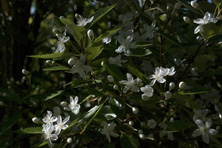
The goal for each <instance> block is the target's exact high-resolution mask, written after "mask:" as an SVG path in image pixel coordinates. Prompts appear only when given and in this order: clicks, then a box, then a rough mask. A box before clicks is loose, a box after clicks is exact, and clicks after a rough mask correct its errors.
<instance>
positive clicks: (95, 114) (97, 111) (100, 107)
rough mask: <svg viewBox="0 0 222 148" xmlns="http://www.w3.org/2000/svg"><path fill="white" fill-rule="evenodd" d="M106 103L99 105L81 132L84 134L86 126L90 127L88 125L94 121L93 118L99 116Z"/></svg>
mask: <svg viewBox="0 0 222 148" xmlns="http://www.w3.org/2000/svg"><path fill="white" fill-rule="evenodd" d="M103 105H104V103H102V104H100V105H99V108H98V109H97V110H96V112H95V113H94V115H93V116H92V118H91V119H90V120H89V121H88V122H87V124H86V125H85V126H84V128H83V130H82V131H81V132H80V134H82V133H83V132H84V131H85V130H86V128H87V127H88V125H89V124H90V123H91V122H92V120H93V119H94V118H95V117H96V116H97V114H98V113H99V111H100V110H101V109H102V107H103Z"/></svg>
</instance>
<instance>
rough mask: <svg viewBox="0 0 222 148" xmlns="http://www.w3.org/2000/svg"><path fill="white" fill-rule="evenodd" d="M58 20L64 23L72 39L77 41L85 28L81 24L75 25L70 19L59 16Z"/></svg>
mask: <svg viewBox="0 0 222 148" xmlns="http://www.w3.org/2000/svg"><path fill="white" fill-rule="evenodd" d="M60 20H61V22H62V23H63V24H65V25H66V28H67V29H68V31H69V33H70V34H72V36H73V37H74V39H75V40H76V41H77V42H78V43H79V41H80V40H81V39H82V37H83V35H84V33H85V32H86V30H85V28H84V27H82V26H77V25H76V24H75V23H74V22H73V21H72V20H71V19H67V18H61V19H60Z"/></svg>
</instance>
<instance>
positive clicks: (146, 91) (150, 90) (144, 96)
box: [140, 85, 153, 100]
mask: <svg viewBox="0 0 222 148" xmlns="http://www.w3.org/2000/svg"><path fill="white" fill-rule="evenodd" d="M140 90H141V91H142V92H143V93H144V94H142V99H143V100H147V99H149V98H150V97H152V96H153V88H152V87H151V86H150V85H146V86H145V87H141V88H140Z"/></svg>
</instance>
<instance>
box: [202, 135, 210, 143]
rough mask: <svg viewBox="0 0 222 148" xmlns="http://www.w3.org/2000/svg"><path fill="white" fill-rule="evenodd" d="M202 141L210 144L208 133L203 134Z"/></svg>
mask: <svg viewBox="0 0 222 148" xmlns="http://www.w3.org/2000/svg"><path fill="white" fill-rule="evenodd" d="M202 139H203V141H204V142H205V143H209V135H208V134H206V133H203V135H202Z"/></svg>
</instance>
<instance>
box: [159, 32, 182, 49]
mask: <svg viewBox="0 0 222 148" xmlns="http://www.w3.org/2000/svg"><path fill="white" fill-rule="evenodd" d="M156 32H157V33H159V34H160V35H162V36H163V37H164V38H166V39H167V40H169V41H170V42H172V43H173V44H175V45H177V46H179V47H182V45H181V44H180V42H179V41H178V40H177V39H175V38H174V37H173V36H171V35H169V34H166V33H163V32H162V31H160V30H157V31H156Z"/></svg>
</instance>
